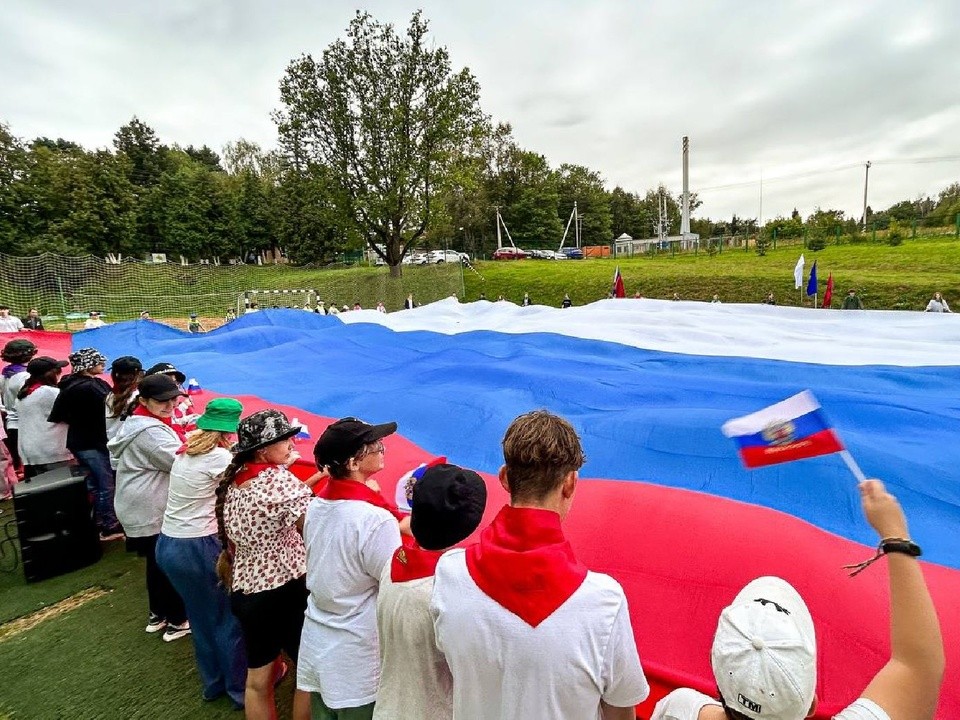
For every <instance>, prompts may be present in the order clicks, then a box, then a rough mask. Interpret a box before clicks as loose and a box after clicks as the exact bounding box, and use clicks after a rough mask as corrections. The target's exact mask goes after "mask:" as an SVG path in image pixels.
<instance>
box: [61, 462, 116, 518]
mask: <svg viewBox="0 0 960 720" xmlns="http://www.w3.org/2000/svg"><path fill="white" fill-rule="evenodd" d="M71 452H73V455H74V457H76V458H77V463H79V465H80V467H81V469H83V471H84V472H85V473H86V474H87V489H88V490H89V491H90V493H91V494H92V495H93V508H94V512H95V514H96V516H97V525H99V526H100V530H101V531H103V532H110V531H113V530H117V529H119V528H120V521H119V520H117V514H116V513H115V512H114V510H113V496H114V494H115V493H116V490H117V476H116V475H115V474H114V472H113V468H112V467H110V453H108V452H107V451H106V450H99V449H92V450H73V451H71Z"/></svg>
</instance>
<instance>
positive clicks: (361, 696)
mask: <svg viewBox="0 0 960 720" xmlns="http://www.w3.org/2000/svg"><path fill="white" fill-rule="evenodd" d="M303 542H304V545H306V548H307V589H308V590H309V591H310V597H309V599H308V600H307V612H306V617H305V618H304V621H303V635H302V636H301V640H300V656H299V661H298V662H297V688H299V689H300V690H306V691H309V692H316V693H320V695H321V697H322V698H323V702H324V703H325V704H326V706H327V707H329V708H331V709H334V710H341V709H344V708H353V707H361V706H363V705H368V704H369V703H372V702H374V701H375V700H376V699H377V685H378V684H379V682H380V645H379V642H378V639H377V589H378V588H379V586H380V576H381V575H382V574H383V568H384V567H386V566H387V565H389V564H390V560H391V558H392V557H393V551H394V550H396V549H397V548H398V547H400V526H399V524H398V523H397V520H396V518H394V517H393V515H391V514H390V513H388V512H387V511H386V510H384V509H383V508H378V507H376V506H374V505H371V504H370V503H368V502H364V501H362V500H326V499H323V498H314V499H313V500H312V501H311V502H310V505H309V506H308V507H307V512H306V517H305V520H304V524H303Z"/></svg>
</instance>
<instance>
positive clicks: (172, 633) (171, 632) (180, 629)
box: [163, 620, 190, 642]
mask: <svg viewBox="0 0 960 720" xmlns="http://www.w3.org/2000/svg"><path fill="white" fill-rule="evenodd" d="M189 634H190V621H189V620H184V621H183V625H168V626H167V631H166V632H165V633H164V634H163V641H164V642H173V641H174V640H179V639H180V638H182V637H186V636H187V635H189Z"/></svg>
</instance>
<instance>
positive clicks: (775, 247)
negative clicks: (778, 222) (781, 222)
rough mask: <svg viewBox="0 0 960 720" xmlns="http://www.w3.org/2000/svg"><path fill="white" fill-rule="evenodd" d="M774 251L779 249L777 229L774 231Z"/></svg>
mask: <svg viewBox="0 0 960 720" xmlns="http://www.w3.org/2000/svg"><path fill="white" fill-rule="evenodd" d="M773 249H774V250H776V249H777V228H774V229H773Z"/></svg>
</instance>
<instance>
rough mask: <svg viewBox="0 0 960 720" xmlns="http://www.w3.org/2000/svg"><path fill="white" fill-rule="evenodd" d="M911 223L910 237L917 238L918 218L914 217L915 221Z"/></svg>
mask: <svg viewBox="0 0 960 720" xmlns="http://www.w3.org/2000/svg"><path fill="white" fill-rule="evenodd" d="M910 225H911V227H910V238H911V239H916V237H917V219H916V218H914V219H913V222H912V223H910Z"/></svg>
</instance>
